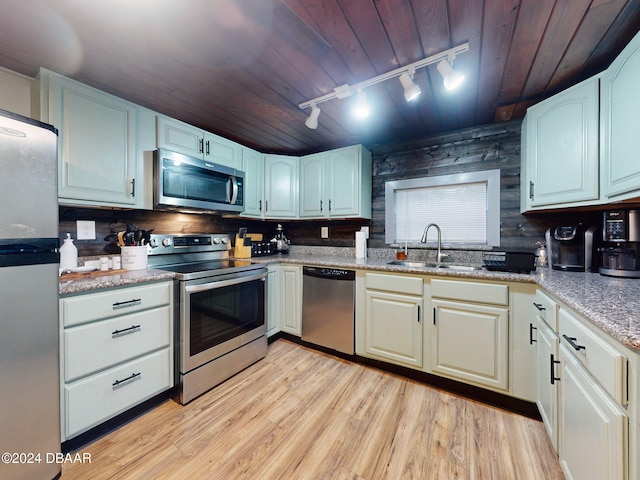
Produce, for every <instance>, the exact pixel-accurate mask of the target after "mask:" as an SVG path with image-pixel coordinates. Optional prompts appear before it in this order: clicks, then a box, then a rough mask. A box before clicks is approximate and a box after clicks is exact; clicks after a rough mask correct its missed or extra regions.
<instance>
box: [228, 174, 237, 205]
mask: <svg viewBox="0 0 640 480" xmlns="http://www.w3.org/2000/svg"><path fill="white" fill-rule="evenodd" d="M227 200H229V205H235V204H236V201H237V200H238V180H236V177H235V175H231V176H230V177H229V181H228V182H227Z"/></svg>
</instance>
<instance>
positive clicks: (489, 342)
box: [431, 300, 509, 390]
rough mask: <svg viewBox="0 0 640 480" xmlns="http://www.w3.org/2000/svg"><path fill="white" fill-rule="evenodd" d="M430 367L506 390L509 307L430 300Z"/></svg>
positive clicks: (476, 382) (435, 370)
mask: <svg viewBox="0 0 640 480" xmlns="http://www.w3.org/2000/svg"><path fill="white" fill-rule="evenodd" d="M432 304H433V307H434V311H433V315H434V318H433V334H432V336H431V341H432V343H431V370H432V371H433V372H435V373H438V374H442V375H446V376H449V377H454V378H459V379H461V380H463V381H468V382H472V383H475V384H479V385H484V386H488V387H491V388H495V389H500V390H508V372H509V361H508V360H509V357H508V348H509V311H508V309H507V308H498V307H489V306H484V305H474V304H467V303H460V302H451V301H445V300H433V301H432Z"/></svg>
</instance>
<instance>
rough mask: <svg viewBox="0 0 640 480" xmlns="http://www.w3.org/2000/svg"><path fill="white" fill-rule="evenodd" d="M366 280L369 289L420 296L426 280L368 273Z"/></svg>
mask: <svg viewBox="0 0 640 480" xmlns="http://www.w3.org/2000/svg"><path fill="white" fill-rule="evenodd" d="M366 280H367V288H368V289H374V290H384V291H387V292H398V293H406V294H408V295H420V296H421V295H422V292H423V290H424V282H423V280H422V278H420V277H408V276H403V275H388V274H382V273H367V277H366Z"/></svg>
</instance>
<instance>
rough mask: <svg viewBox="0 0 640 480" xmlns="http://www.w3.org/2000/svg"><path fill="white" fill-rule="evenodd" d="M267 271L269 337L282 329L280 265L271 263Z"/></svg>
mask: <svg viewBox="0 0 640 480" xmlns="http://www.w3.org/2000/svg"><path fill="white" fill-rule="evenodd" d="M267 268H268V272H267V337H270V336H272V335H275V334H276V333H278V332H279V331H280V311H281V309H282V306H281V304H280V303H281V302H280V297H281V295H280V293H281V291H282V287H281V286H280V277H279V272H280V267H279V266H278V265H269V266H268V267H267Z"/></svg>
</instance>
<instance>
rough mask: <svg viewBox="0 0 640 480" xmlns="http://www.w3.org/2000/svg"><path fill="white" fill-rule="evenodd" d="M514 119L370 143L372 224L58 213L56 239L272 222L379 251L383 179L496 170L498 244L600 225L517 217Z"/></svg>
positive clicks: (297, 235)
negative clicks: (80, 229) (92, 230)
mask: <svg viewBox="0 0 640 480" xmlns="http://www.w3.org/2000/svg"><path fill="white" fill-rule="evenodd" d="M520 128H521V122H520V121H510V122H501V123H495V124H490V125H484V126H478V127H473V128H468V129H465V130H460V131H456V132H451V133H447V134H443V135H438V136H432V137H426V138H423V139H420V140H416V141H412V142H404V143H395V144H387V145H369V146H367V148H368V149H369V150H370V151H371V152H372V155H373V193H372V197H373V198H372V202H373V204H372V205H373V218H372V219H371V220H331V221H329V220H323V221H282V222H277V221H261V220H250V219H243V218H225V217H221V216H219V215H194V214H179V213H167V212H149V211H139V210H106V209H100V210H94V209H77V208H68V207H61V208H60V238H63V237H64V236H65V234H66V232H71V234H72V236H73V237H74V238H75V236H76V234H75V232H76V225H75V221H76V220H96V232H97V239H96V240H94V241H88V240H81V241H77V242H76V244H77V246H78V250H79V254H80V255H81V256H83V255H84V256H86V255H101V254H104V253H117V252H118V249H117V248H115V246H114V245H112V244H109V243H108V242H105V241H104V238H105V237H106V236H107V235H108V234H109V233H111V231H112V230H115V231H117V230H118V229H121V228H124V226H125V225H126V223H129V222H131V223H135V224H136V225H138V226H139V227H140V228H142V229H145V230H148V229H151V228H153V229H155V232H156V233H174V232H179V233H201V232H223V233H229V234H231V235H233V234H234V233H235V232H236V231H237V230H238V228H239V227H240V226H246V227H247V228H248V229H249V231H250V232H255V233H263V234H264V236H265V238H267V239H268V238H271V237H272V236H273V235H274V233H275V228H276V225H277V224H278V223H282V224H283V227H284V230H285V233H286V235H287V237H288V238H289V239H290V240H291V242H292V244H294V245H324V246H336V247H353V246H354V237H355V232H356V231H358V230H360V227H362V226H365V225H368V226H369V227H370V228H371V239H370V241H369V246H370V247H376V248H383V247H386V245H385V243H384V229H385V226H384V214H385V204H384V200H385V198H384V183H385V182H386V181H390V180H398V179H407V178H416V177H422V176H433V175H447V174H451V173H460V172H470V171H479V170H490V169H496V168H499V169H500V171H501V182H500V197H501V201H500V208H501V247H504V248H527V249H535V242H536V241H540V240H543V238H544V232H545V230H546V229H547V228H548V227H550V226H552V225H557V224H575V223H578V222H585V223H593V224H599V223H600V222H601V220H600V219H601V214H600V213H598V212H568V213H567V212H565V213H535V214H528V215H522V214H521V213H520ZM323 226H327V227H329V239H321V238H320V227H323Z"/></svg>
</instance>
